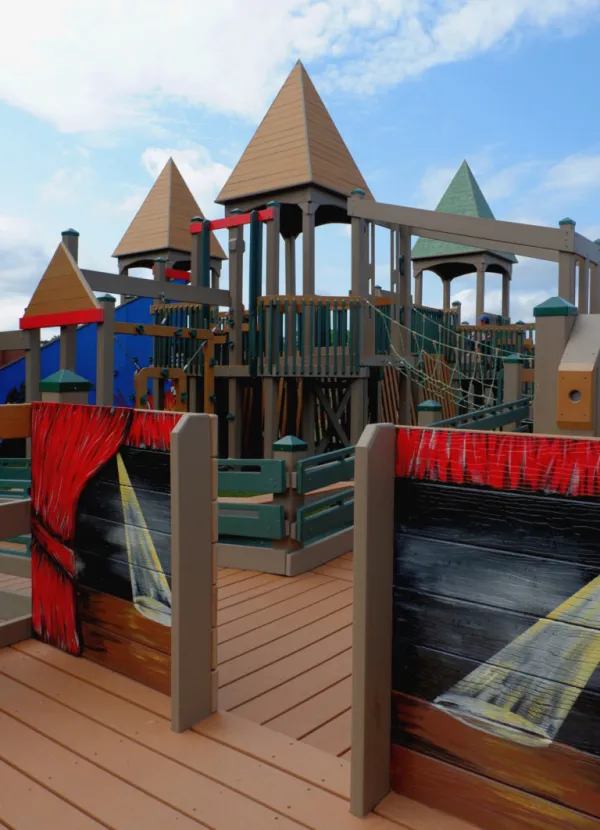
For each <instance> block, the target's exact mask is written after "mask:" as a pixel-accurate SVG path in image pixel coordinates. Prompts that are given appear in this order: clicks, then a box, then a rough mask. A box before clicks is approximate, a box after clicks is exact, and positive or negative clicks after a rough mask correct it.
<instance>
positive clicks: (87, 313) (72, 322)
mask: <svg viewBox="0 0 600 830" xmlns="http://www.w3.org/2000/svg"><path fill="white" fill-rule="evenodd" d="M103 320H104V311H103V309H101V308H88V309H83V310H81V311H61V312H59V313H57V314H35V315H33V316H31V317H21V319H20V320H19V328H20V329H49V328H54V327H55V326H79V325H83V324H84V323H101V322H102V321H103Z"/></svg>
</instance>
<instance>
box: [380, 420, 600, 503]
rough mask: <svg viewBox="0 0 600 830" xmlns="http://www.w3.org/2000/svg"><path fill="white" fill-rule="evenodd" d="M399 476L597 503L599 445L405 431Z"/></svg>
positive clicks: (398, 449) (497, 434)
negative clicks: (581, 498)
mask: <svg viewBox="0 0 600 830" xmlns="http://www.w3.org/2000/svg"><path fill="white" fill-rule="evenodd" d="M396 475H397V476H398V477H400V478H414V479H417V480H419V481H435V482H440V483H449V484H465V483H471V484H476V485H483V486H488V487H492V488H494V489H497V490H536V491H542V492H545V493H550V494H556V495H565V496H566V495H570V496H588V497H593V496H598V495H600V441H597V440H580V439H574V438H569V437H564V438H563V437H561V436H559V437H556V438H549V437H547V436H541V435H521V434H516V433H505V432H504V433H503V432H493V433H492V432H490V433H486V432H469V431H466V430H465V431H462V430H460V431H459V430H435V429H434V430H428V429H418V428H414V427H400V428H399V429H398V434H397V442H396Z"/></svg>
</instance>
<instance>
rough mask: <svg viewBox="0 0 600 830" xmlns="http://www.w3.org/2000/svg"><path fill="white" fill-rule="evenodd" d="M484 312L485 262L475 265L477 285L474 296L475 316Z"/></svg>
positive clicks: (479, 315) (478, 316)
mask: <svg viewBox="0 0 600 830" xmlns="http://www.w3.org/2000/svg"><path fill="white" fill-rule="evenodd" d="M484 313H485V262H483V260H482V261H481V262H480V263H479V265H478V266H477V287H476V296H475V316H476V317H477V319H479V318H480V317H481V315H482V314H484Z"/></svg>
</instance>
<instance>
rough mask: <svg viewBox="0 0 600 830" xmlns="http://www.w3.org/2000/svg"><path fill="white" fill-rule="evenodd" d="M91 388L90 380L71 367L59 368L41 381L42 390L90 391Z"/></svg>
mask: <svg viewBox="0 0 600 830" xmlns="http://www.w3.org/2000/svg"><path fill="white" fill-rule="evenodd" d="M91 388H92V384H91V383H90V381H89V380H86V379H85V378H82V377H81V376H80V375H76V374H75V372H71V370H70V369H59V370H58V372H54V374H52V375H48V377H47V378H44V380H42V381H40V391H41V392H89V391H90V389H91Z"/></svg>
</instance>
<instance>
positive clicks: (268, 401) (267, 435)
mask: <svg viewBox="0 0 600 830" xmlns="http://www.w3.org/2000/svg"><path fill="white" fill-rule="evenodd" d="M262 387H263V395H264V396H265V398H264V404H265V422H264V428H263V455H264V457H265V458H271V457H272V455H273V444H274V443H275V441H277V438H278V432H279V423H278V417H277V416H278V410H277V393H278V391H279V378H277V379H275V378H263V382H262Z"/></svg>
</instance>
